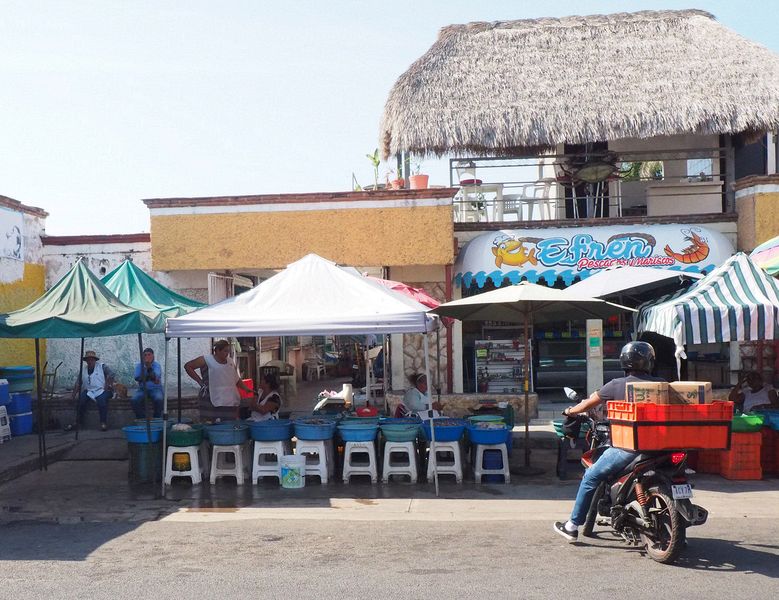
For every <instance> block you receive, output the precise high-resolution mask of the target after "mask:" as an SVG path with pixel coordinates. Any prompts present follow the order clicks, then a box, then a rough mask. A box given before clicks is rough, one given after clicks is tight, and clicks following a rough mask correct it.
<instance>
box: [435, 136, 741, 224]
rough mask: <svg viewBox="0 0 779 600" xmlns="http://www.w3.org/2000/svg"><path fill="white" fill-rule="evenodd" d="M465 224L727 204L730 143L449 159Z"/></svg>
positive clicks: (694, 210) (659, 212) (674, 211)
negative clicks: (643, 149) (617, 150)
mask: <svg viewBox="0 0 779 600" xmlns="http://www.w3.org/2000/svg"><path fill="white" fill-rule="evenodd" d="M449 167H450V179H451V185H452V186H454V187H457V186H459V187H460V192H459V193H458V194H457V196H456V197H455V199H454V219H455V222H457V223H469V222H470V223H481V222H501V223H503V222H522V221H550V220H559V219H585V218H606V217H621V216H642V215H647V216H666V215H691V214H705V213H721V212H724V211H725V210H726V206H727V199H726V186H725V173H726V172H727V171H728V169H727V165H726V152H725V149H724V148H695V149H681V150H651V151H623V152H612V151H595V152H589V153H587V154H584V153H581V154H544V155H539V156H533V157H515V158H458V159H451V160H450V161H449Z"/></svg>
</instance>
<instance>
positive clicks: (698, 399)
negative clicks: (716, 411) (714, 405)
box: [668, 381, 713, 404]
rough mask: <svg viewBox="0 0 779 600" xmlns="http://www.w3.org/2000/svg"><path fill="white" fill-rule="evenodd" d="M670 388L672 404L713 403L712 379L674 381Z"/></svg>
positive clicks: (669, 394)
mask: <svg viewBox="0 0 779 600" xmlns="http://www.w3.org/2000/svg"><path fill="white" fill-rule="evenodd" d="M669 388H670V389H669V390H668V400H669V402H670V403H671V404H711V401H712V400H713V395H712V393H711V382H710V381H674V382H672V383H671V384H669Z"/></svg>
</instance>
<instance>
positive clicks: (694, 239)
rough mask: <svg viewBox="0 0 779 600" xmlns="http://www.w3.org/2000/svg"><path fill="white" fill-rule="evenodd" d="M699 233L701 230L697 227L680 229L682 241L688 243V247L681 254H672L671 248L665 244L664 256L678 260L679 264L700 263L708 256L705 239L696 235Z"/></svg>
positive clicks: (707, 245)
mask: <svg viewBox="0 0 779 600" xmlns="http://www.w3.org/2000/svg"><path fill="white" fill-rule="evenodd" d="M696 232H697V233H696ZM700 232H701V230H700V229H698V228H697V227H691V228H690V229H682V235H683V236H684V240H685V241H686V242H690V245H689V246H687V247H686V248H685V249H684V250H682V251H681V252H674V251H673V250H672V249H671V246H669V245H668V244H666V245H665V248H664V249H663V250H665V253H666V255H668V256H670V257H671V258H673V259H675V260H678V261H679V262H680V263H685V264H691V263H698V262H701V261H702V260H705V258H706V257H707V256H708V255H709V244H708V241H707V240H706V238H704V237H701V236H700V235H698V234H699V233H700Z"/></svg>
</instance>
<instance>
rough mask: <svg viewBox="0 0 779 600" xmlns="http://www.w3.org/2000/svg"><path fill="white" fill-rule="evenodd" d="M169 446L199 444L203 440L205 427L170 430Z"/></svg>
mask: <svg viewBox="0 0 779 600" xmlns="http://www.w3.org/2000/svg"><path fill="white" fill-rule="evenodd" d="M167 440H168V446H179V447H182V446H197V445H199V444H200V442H202V441H203V429H202V428H200V427H197V428H193V429H190V430H189V431H174V430H173V429H170V430H169V431H168V436H167Z"/></svg>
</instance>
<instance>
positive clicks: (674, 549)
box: [641, 487, 684, 564]
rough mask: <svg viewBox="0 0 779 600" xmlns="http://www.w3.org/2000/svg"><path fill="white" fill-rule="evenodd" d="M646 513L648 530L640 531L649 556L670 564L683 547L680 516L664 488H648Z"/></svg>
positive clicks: (682, 530)
mask: <svg viewBox="0 0 779 600" xmlns="http://www.w3.org/2000/svg"><path fill="white" fill-rule="evenodd" d="M646 510H647V514H648V517H649V522H650V530H649V531H645V532H642V533H641V539H642V541H643V542H644V543H645V544H646V552H647V554H648V555H649V558H651V559H652V560H655V561H657V562H659V563H663V564H671V563H673V562H674V561H675V560H676V559H677V558H678V557H679V553H680V552H681V551H682V549H683V548H684V529H683V526H682V518H681V516H680V515H679V513H678V512H677V511H676V507H675V506H674V502H673V500H671V497H670V496H669V495H668V493H667V492H666V491H665V490H662V489H661V488H659V487H653V488H650V489H649V491H648V492H647V506H646Z"/></svg>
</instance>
